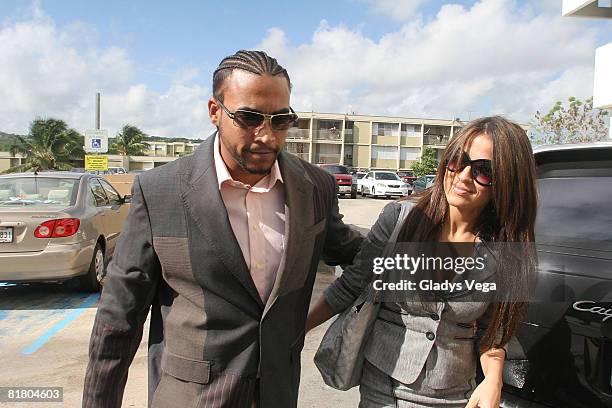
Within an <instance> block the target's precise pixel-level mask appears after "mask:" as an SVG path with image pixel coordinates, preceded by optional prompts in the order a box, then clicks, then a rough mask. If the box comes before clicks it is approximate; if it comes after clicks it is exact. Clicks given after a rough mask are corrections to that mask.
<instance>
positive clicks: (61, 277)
mask: <svg viewBox="0 0 612 408" xmlns="http://www.w3.org/2000/svg"><path fill="white" fill-rule="evenodd" d="M130 198H131V197H130V196H129V195H125V196H123V197H122V196H121V195H119V193H117V191H116V189H115V188H114V187H113V186H112V185H111V184H110V183H109V182H108V181H106V180H104V179H103V178H102V177H98V176H95V175H92V174H87V173H74V172H43V173H38V174H37V173H17V174H8V175H1V176H0V281H5V282H33V281H65V280H69V279H72V278H78V280H79V284H80V287H81V288H82V289H85V290H90V291H97V290H100V287H101V284H102V281H103V278H104V275H105V273H106V272H105V267H106V263H107V261H108V259H109V258H110V256H111V255H112V253H113V250H114V248H115V245H116V242H117V238H118V237H119V234H120V233H121V229H122V228H123V223H124V221H125V219H126V217H127V213H128V205H127V203H129V202H130Z"/></svg>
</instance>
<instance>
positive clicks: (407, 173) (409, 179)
mask: <svg viewBox="0 0 612 408" xmlns="http://www.w3.org/2000/svg"><path fill="white" fill-rule="evenodd" d="M397 175H398V176H400V178H401V179H402V180H403V181H404V183H408V184H410V185H412V183H413V182H414V180H416V179H417V178H416V176H415V175H414V172H413V171H412V170H400V171H398V172H397Z"/></svg>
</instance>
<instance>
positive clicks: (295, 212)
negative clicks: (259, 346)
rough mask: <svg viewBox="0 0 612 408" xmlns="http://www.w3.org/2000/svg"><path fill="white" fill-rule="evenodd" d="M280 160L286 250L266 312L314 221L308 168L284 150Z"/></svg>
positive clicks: (286, 278) (280, 291)
mask: <svg viewBox="0 0 612 408" xmlns="http://www.w3.org/2000/svg"><path fill="white" fill-rule="evenodd" d="M278 164H279V167H280V171H281V174H282V176H283V187H284V190H285V241H284V242H285V250H284V251H283V255H282V257H281V260H280V264H279V266H278V272H277V274H276V280H275V282H274V286H273V288H272V292H271V293H270V297H269V298H268V302H267V304H266V308H265V310H264V314H263V315H264V316H265V315H266V313H267V312H268V310H270V308H271V307H272V305H273V304H274V302H275V301H276V299H277V298H278V296H279V294H281V293H283V287H284V286H286V284H287V282H290V281H291V278H292V272H293V271H295V269H296V268H295V267H294V265H295V262H296V261H297V258H298V256H299V249H300V246H301V245H302V244H303V242H302V239H303V233H304V230H305V228H306V226H308V225H311V224H312V223H313V221H314V207H313V204H312V194H313V188H314V186H313V184H312V183H311V181H310V179H309V178H308V177H307V176H306V174H305V170H304V168H303V167H302V165H301V164H300V162H299V161H298V160H297V159H294V158H293V157H290V156H289V154H288V153H286V152H283V153H281V154H280V155H279V160H278Z"/></svg>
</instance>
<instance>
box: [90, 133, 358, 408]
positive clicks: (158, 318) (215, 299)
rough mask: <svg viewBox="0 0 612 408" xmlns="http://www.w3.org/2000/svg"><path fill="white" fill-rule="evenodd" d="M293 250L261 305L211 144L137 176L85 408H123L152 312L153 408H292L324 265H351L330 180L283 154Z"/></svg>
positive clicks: (349, 233) (353, 240) (351, 235)
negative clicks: (319, 270)
mask: <svg viewBox="0 0 612 408" xmlns="http://www.w3.org/2000/svg"><path fill="white" fill-rule="evenodd" d="M278 161H279V167H280V171H281V174H282V176H283V180H284V188H285V197H286V206H285V214H286V224H285V226H286V230H285V240H286V241H285V248H286V249H285V252H284V254H283V256H282V259H281V263H280V266H279V272H278V274H277V278H276V281H275V284H274V287H273V289H272V293H271V295H270V297H269V300H268V303H267V304H263V303H262V301H261V298H260V297H259V295H258V292H257V289H256V287H255V284H254V283H253V281H252V279H251V276H250V273H249V271H248V269H247V267H246V264H245V262H244V258H243V256H242V254H241V250H240V247H239V245H238V242H237V241H236V238H235V236H234V234H233V232H232V229H231V226H230V223H229V218H228V215H227V212H226V209H225V206H224V205H223V201H222V199H221V195H220V192H219V188H218V184H217V176H216V172H215V166H214V162H213V137H210V138H209V139H208V140H206V141H205V142H204V143H202V144H201V145H200V146H199V147H198V149H197V150H196V151H195V153H194V154H193V155H191V156H188V157H184V158H181V159H178V160H176V161H174V162H171V163H168V164H166V165H164V166H162V167H160V168H156V169H153V170H150V171H148V172H146V173H143V174H142V175H140V176H139V177H138V178H137V179H136V180H135V181H134V186H133V199H132V204H131V208H130V214H129V217H128V219H127V221H126V224H125V227H124V230H123V233H122V234H121V237H120V241H119V243H118V245H117V249H116V251H115V253H114V257H113V260H112V261H111V262H110V264H109V266H108V275H107V278H106V282H105V286H104V289H103V292H102V297H101V300H100V304H99V306H98V311H97V314H96V319H95V323H94V327H93V331H92V336H91V342H90V348H89V364H88V367H87V372H86V377H85V385H84V392H83V406H84V407H119V406H121V400H122V396H123V390H124V387H125V383H126V380H127V373H128V368H129V365H130V363H131V362H132V359H133V357H134V354H135V353H136V350H137V349H138V345H139V343H140V340H141V337H142V329H143V323H144V321H145V319H146V317H147V313H148V312H149V310H150V311H151V321H150V331H149V406H153V407H187V406H189V407H207V408H212V407H237V408H241V407H251V406H252V405H259V406H263V407H279V408H280V407H282V408H285V407H295V406H296V405H297V395H298V387H299V381H300V352H301V350H302V347H303V344H304V327H305V321H306V315H307V312H308V306H309V302H310V297H311V293H312V287H313V283H314V279H315V274H316V270H317V264H318V261H319V259H320V258H321V257H322V258H323V259H324V260H325V261H326V262H328V263H330V264H332V265H337V264H345V263H350V262H351V261H352V259H353V257H354V256H355V254H356V252H357V251H358V248H359V246H360V244H361V241H362V238H361V236H360V235H359V234H358V233H356V232H355V231H353V230H351V229H350V228H349V227H348V226H346V225H345V224H344V223H343V222H342V220H341V219H342V216H341V215H340V214H339V212H338V201H337V195H336V190H337V187H336V182H335V180H334V178H333V176H332V175H330V174H328V173H326V172H325V171H323V170H321V169H320V168H318V167H316V166H313V165H311V164H308V163H306V162H304V161H302V160H300V159H298V158H297V157H295V156H292V155H290V154H288V153H287V152H282V153H281V154H280V156H279V159H278Z"/></svg>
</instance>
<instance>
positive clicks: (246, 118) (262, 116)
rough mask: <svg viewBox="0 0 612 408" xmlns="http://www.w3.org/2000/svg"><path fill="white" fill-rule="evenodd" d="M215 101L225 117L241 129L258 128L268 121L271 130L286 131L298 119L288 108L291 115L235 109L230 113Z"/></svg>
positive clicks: (219, 102) (218, 101)
mask: <svg viewBox="0 0 612 408" xmlns="http://www.w3.org/2000/svg"><path fill="white" fill-rule="evenodd" d="M215 101H217V103H218V104H219V106H221V108H223V110H224V111H225V113H226V114H227V116H229V117H230V118H231V119H233V120H234V124H235V125H236V126H238V127H241V128H243V129H254V128H258V127H260V126H261V125H262V124H263V123H264V120H266V119H268V120H269V121H270V127H271V128H272V130H288V129H289V128H290V127H291V126H293V125H294V124H295V122H296V121H297V119H298V115H297V114H296V113H295V111H294V110H293V109H292V108H291V107H289V109H290V110H291V113H276V114H274V115H268V114H266V113H260V112H253V111H249V110H244V109H236V110H235V111H234V112H231V111H230V110H229V109H227V108H226V107H225V105H223V103H221V101H220V100H219V99H217V98H215Z"/></svg>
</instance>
